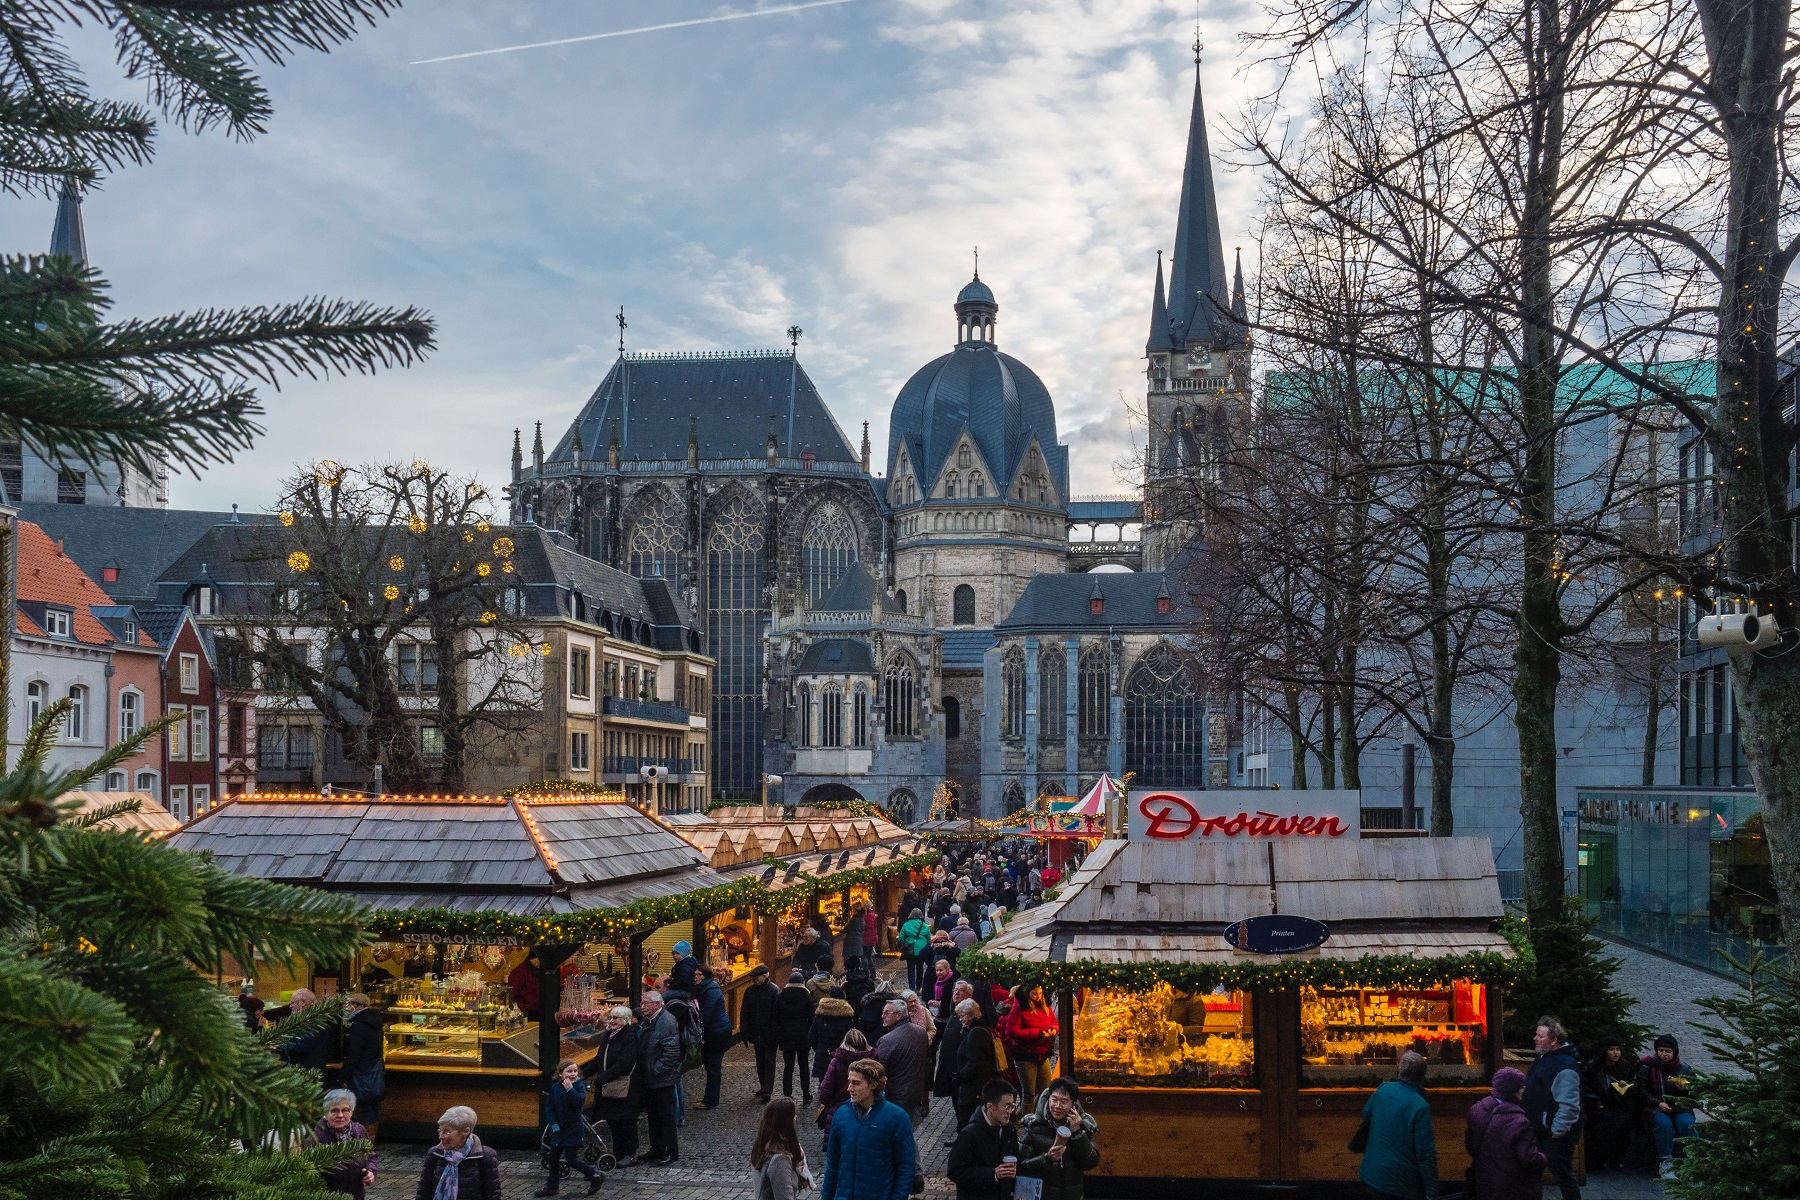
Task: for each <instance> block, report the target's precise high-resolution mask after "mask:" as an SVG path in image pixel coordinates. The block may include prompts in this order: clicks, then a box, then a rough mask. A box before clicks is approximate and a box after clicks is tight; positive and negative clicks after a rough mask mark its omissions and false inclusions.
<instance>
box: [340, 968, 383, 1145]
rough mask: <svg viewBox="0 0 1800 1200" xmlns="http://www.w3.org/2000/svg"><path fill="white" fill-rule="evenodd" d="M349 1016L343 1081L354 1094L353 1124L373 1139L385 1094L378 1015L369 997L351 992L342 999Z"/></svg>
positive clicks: (379, 1019) (379, 1127)
mask: <svg viewBox="0 0 1800 1200" xmlns="http://www.w3.org/2000/svg"><path fill="white" fill-rule="evenodd" d="M344 1011H345V1012H346V1013H347V1014H349V1017H348V1019H347V1020H346V1022H345V1025H344V1062H343V1073H344V1082H345V1083H346V1084H348V1085H349V1087H350V1090H351V1091H353V1092H355V1093H356V1121H357V1124H359V1125H362V1126H364V1127H366V1128H367V1129H368V1131H369V1138H370V1140H371V1141H373V1140H374V1138H375V1135H376V1134H377V1133H378V1132H380V1130H381V1099H382V1097H383V1096H385V1095H387V1066H386V1060H385V1058H384V1057H383V1056H384V1055H385V1053H386V1051H385V1050H384V1049H383V1046H382V1036H381V1014H380V1013H378V1012H376V1011H375V1010H374V1009H372V1008H370V1007H369V998H368V997H367V996H365V995H363V994H362V993H361V992H353V993H351V994H350V995H349V996H346V997H345V998H344Z"/></svg>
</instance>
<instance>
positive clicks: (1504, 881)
mask: <svg viewBox="0 0 1800 1200" xmlns="http://www.w3.org/2000/svg"><path fill="white" fill-rule="evenodd" d="M1497 874H1498V875H1499V876H1500V899H1501V901H1502V902H1503V903H1506V904H1523V903H1525V872H1523V871H1500V872H1497Z"/></svg>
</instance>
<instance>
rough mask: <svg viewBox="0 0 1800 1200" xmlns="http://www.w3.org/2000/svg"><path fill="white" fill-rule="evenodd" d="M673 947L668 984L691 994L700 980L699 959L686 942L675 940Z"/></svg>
mask: <svg viewBox="0 0 1800 1200" xmlns="http://www.w3.org/2000/svg"><path fill="white" fill-rule="evenodd" d="M674 948H675V965H674V966H672V967H670V968H669V986H670V987H672V988H674V989H675V990H676V991H679V992H686V993H687V994H688V995H690V996H692V995H694V994H695V992H694V988H695V986H696V985H697V984H698V983H699V982H700V960H699V959H697V958H695V957H694V948H693V947H692V946H691V945H689V944H688V943H686V942H676V943H675V947H674Z"/></svg>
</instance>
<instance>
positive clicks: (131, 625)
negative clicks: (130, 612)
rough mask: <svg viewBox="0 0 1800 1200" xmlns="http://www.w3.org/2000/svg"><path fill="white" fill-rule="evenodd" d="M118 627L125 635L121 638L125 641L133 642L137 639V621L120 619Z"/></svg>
mask: <svg viewBox="0 0 1800 1200" xmlns="http://www.w3.org/2000/svg"><path fill="white" fill-rule="evenodd" d="M119 628H120V629H121V630H122V631H123V632H124V634H125V637H124V639H123V640H125V641H127V642H133V643H135V642H136V641H137V622H136V621H121V622H119Z"/></svg>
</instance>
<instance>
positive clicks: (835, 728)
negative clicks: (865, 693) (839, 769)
mask: <svg viewBox="0 0 1800 1200" xmlns="http://www.w3.org/2000/svg"><path fill="white" fill-rule="evenodd" d="M819 744H820V745H821V746H842V745H843V744H844V689H843V686H842V685H840V684H836V683H828V684H826V685H825V694H824V695H823V696H821V697H820V698H819Z"/></svg>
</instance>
